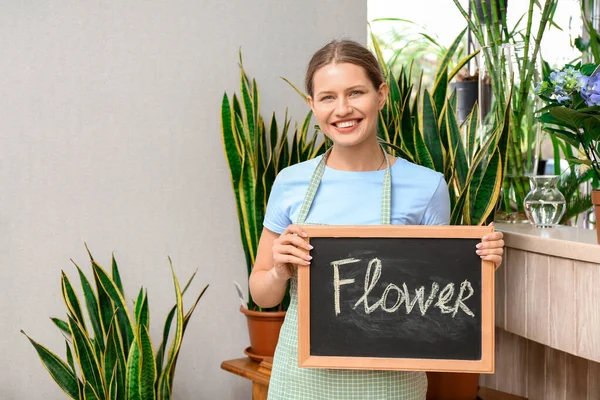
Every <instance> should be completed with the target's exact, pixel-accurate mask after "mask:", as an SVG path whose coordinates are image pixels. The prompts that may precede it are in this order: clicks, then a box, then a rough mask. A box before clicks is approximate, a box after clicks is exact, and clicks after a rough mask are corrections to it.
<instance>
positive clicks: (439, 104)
mask: <svg viewBox="0 0 600 400" xmlns="http://www.w3.org/2000/svg"><path fill="white" fill-rule="evenodd" d="M447 91H448V75H447V74H446V73H444V74H442V75H441V76H440V77H439V80H437V81H436V84H435V86H434V88H433V95H432V96H433V100H434V104H435V109H436V110H442V109H443V108H444V104H445V103H446V94H447Z"/></svg>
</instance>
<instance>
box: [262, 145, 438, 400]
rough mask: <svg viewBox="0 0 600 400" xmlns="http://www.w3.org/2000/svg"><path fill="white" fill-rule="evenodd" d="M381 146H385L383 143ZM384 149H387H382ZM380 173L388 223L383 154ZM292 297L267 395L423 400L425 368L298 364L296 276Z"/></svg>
mask: <svg viewBox="0 0 600 400" xmlns="http://www.w3.org/2000/svg"><path fill="white" fill-rule="evenodd" d="M382 150H383V148H382ZM330 151H331V149H329V150H328V151H327V153H325V155H324V156H323V157H322V159H321V161H320V162H319V164H318V166H317V168H316V169H315V171H314V173H313V175H312V177H311V179H310V182H309V184H308V189H307V191H306V195H305V197H304V202H303V203H302V207H301V208H300V214H299V216H298V219H297V221H296V224H298V225H302V224H305V220H306V217H307V215H308V212H309V210H310V207H311V205H312V202H313V199H314V197H315V195H316V193H317V189H318V188H319V184H320V183H321V178H322V177H323V173H324V171H325V162H326V159H327V156H328V155H329V152H330ZM384 154H385V151H384ZM385 157H386V170H385V174H384V178H383V192H382V205H381V224H382V225H389V224H390V223H391V222H390V221H391V191H392V184H391V172H390V162H389V159H388V156H387V154H385ZM290 286H291V289H290V295H291V302H290V305H289V307H288V310H287V314H286V317H285V321H284V323H283V326H282V327H281V333H280V335H279V342H278V344H277V350H276V351H275V357H274V362H273V371H272V373H271V381H270V383H269V396H268V400H321V399H322V400H391V399H394V400H396V399H402V400H423V399H425V394H426V392H427V377H426V375H425V373H424V372H409V371H367V370H365V371H357V370H339V369H308V368H298V294H297V287H298V277H297V275H296V274H294V276H293V277H292V278H291V285H290Z"/></svg>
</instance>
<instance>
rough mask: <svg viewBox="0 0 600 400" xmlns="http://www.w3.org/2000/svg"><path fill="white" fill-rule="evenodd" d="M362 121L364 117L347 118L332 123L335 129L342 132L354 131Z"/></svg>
mask: <svg viewBox="0 0 600 400" xmlns="http://www.w3.org/2000/svg"><path fill="white" fill-rule="evenodd" d="M361 121H362V118H360V119H359V118H354V119H346V120H343V121H337V122H334V123H332V125H333V126H334V127H335V129H336V130H337V131H338V132H340V133H350V132H352V131H354V130H355V129H356V128H357V127H358V126H359V124H360V122H361Z"/></svg>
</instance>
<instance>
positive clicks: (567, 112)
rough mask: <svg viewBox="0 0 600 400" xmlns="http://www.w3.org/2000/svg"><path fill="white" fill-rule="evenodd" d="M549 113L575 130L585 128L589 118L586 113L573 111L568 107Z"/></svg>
mask: <svg viewBox="0 0 600 400" xmlns="http://www.w3.org/2000/svg"><path fill="white" fill-rule="evenodd" d="M549 113H550V114H552V116H553V117H555V118H557V119H558V120H559V121H561V122H563V123H566V124H568V125H569V126H571V127H572V128H574V129H578V128H580V127H583V125H584V122H585V120H587V119H588V118H589V116H588V115H587V114H585V113H582V112H579V111H575V110H571V109H568V108H566V107H555V108H552V109H551V110H550V111H549Z"/></svg>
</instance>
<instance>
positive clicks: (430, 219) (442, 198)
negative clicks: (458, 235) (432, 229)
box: [421, 174, 450, 225]
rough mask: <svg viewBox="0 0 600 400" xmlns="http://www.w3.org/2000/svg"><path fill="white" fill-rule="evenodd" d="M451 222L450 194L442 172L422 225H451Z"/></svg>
mask: <svg viewBox="0 0 600 400" xmlns="http://www.w3.org/2000/svg"><path fill="white" fill-rule="evenodd" d="M449 224H450V194H449V192H448V185H447V184H446V180H445V179H444V176H443V175H442V174H440V180H439V182H438V185H437V188H436V189H435V192H433V195H432V196H431V199H430V200H429V203H428V204H427V207H425V212H424V213H423V219H422V220H421V225H449Z"/></svg>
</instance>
